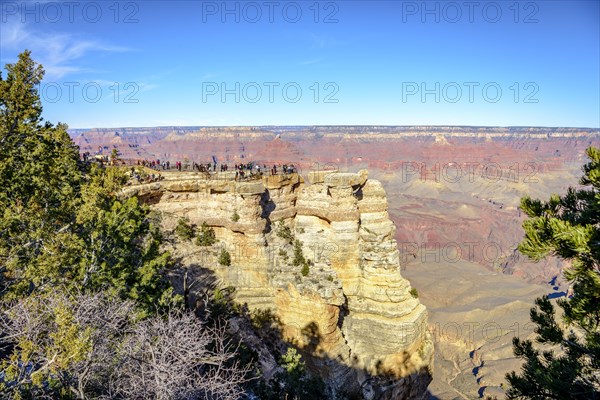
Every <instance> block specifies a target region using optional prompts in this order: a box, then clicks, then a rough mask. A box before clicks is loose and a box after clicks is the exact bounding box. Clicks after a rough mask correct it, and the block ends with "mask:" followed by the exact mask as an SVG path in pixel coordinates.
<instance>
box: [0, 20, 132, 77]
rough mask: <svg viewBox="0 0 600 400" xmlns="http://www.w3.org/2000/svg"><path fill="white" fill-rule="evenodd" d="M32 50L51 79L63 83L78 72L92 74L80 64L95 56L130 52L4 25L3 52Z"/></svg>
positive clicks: (23, 26)
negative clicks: (86, 58) (85, 58)
mask: <svg viewBox="0 0 600 400" xmlns="http://www.w3.org/2000/svg"><path fill="white" fill-rule="evenodd" d="M24 49H29V50H31V51H32V52H33V53H34V57H35V59H36V60H38V61H39V62H40V63H41V64H42V65H43V66H44V69H45V70H46V77H47V78H48V79H60V78H62V77H64V76H66V75H69V74H73V73H77V72H88V71H89V69H87V68H84V67H83V66H82V65H81V64H80V63H79V61H80V60H81V59H82V58H83V57H84V56H86V55H88V54H90V53H94V52H105V53H115V52H127V51H131V50H130V49H128V48H126V47H121V46H114V45H110V44H106V43H102V42H99V41H96V40H89V39H82V38H79V37H77V36H74V35H68V34H64V33H50V32H39V31H35V30H34V29H32V28H30V27H29V26H28V25H27V24H24V23H19V22H7V23H5V24H3V25H2V28H1V34H0V52H4V51H22V50H24Z"/></svg>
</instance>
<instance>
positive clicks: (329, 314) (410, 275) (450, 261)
mask: <svg viewBox="0 0 600 400" xmlns="http://www.w3.org/2000/svg"><path fill="white" fill-rule="evenodd" d="M70 133H71V135H72V137H73V139H74V141H75V143H77V144H78V145H79V146H80V149H81V151H82V152H85V151H89V152H91V153H95V152H97V151H98V150H99V149H101V150H102V152H103V154H110V152H111V151H112V149H117V150H118V152H119V154H120V156H121V157H122V158H123V159H126V160H132V161H134V162H135V160H144V159H148V160H150V159H160V160H170V161H171V162H174V161H184V162H186V161H187V162H202V163H208V162H211V160H212V157H213V156H215V158H216V159H217V160H218V162H219V163H227V164H229V165H231V166H232V165H233V164H236V163H247V162H256V163H259V164H261V165H262V164H266V165H268V166H270V165H272V164H294V166H295V167H296V168H297V169H298V172H299V173H298V175H297V176H296V177H294V178H292V177H291V176H290V177H286V178H282V177H281V176H276V177H269V178H268V179H267V178H265V180H264V181H262V182H260V183H258V182H254V183H250V182H245V183H243V182H239V183H237V185H238V186H235V187H232V186H231V183H228V180H217V181H215V182H211V183H210V184H209V183H206V182H205V183H202V178H201V177H199V176H198V175H197V174H194V173H192V172H191V171H188V172H182V173H169V172H161V173H163V175H164V176H165V177H166V179H165V180H164V181H161V182H157V183H153V184H149V185H145V186H144V188H137V189H135V190H138V192H136V193H137V194H138V195H139V196H141V198H146V200H147V201H148V202H149V203H150V204H152V207H155V208H157V209H159V210H161V211H162V212H163V214H164V215H165V216H167V218H166V221H168V222H167V224H171V227H172V224H173V223H174V221H175V220H176V218H178V217H179V216H182V215H185V216H188V217H189V218H190V220H192V221H194V222H195V223H197V224H201V223H202V222H206V223H207V224H209V225H211V226H214V227H215V230H216V233H217V237H218V238H219V240H221V242H222V243H224V244H226V245H227V246H230V250H231V253H232V257H233V262H232V265H233V266H235V265H236V262H241V261H240V260H242V259H243V260H244V261H243V262H244V265H245V264H246V263H247V264H248V266H249V267H248V268H243V269H240V268H235V269H231V268H229V269H227V268H222V269H217V270H215V271H214V274H216V276H218V278H219V279H220V280H222V281H224V282H229V283H230V284H231V285H233V286H236V288H237V290H236V296H237V297H238V298H239V299H240V301H243V302H246V303H248V305H249V306H250V307H253V308H255V309H266V308H272V309H274V310H280V311H278V314H279V315H280V318H281V320H282V322H283V326H285V327H287V328H285V329H284V331H283V335H284V336H285V338H287V339H289V340H290V341H295V342H296V343H298V345H299V347H300V348H305V349H307V351H308V352H311V353H313V354H322V355H323V357H322V358H321V359H319V357H316V360H315V363H316V366H317V367H318V368H320V369H323V370H326V371H328V372H327V373H329V374H330V375H329V378H330V379H331V380H332V381H333V382H337V383H336V384H338V385H343V383H344V382H345V383H348V384H349V383H352V382H353V383H352V385H354V387H356V386H357V385H358V386H360V385H361V384H362V383H365V382H368V383H369V384H367V385H365V386H364V389H365V391H364V392H363V396H366V397H367V398H368V396H370V395H372V396H375V393H376V392H377V390H380V389H378V388H381V387H385V386H386V385H382V384H380V383H377V382H374V381H373V380H369V379H367V378H365V375H361V374H364V372H360V373H359V371H367V373H369V374H371V375H373V374H375V373H376V372H377V370H378V369H381V367H382V366H385V368H384V370H388V369H390V368H391V370H392V372H393V374H392V375H393V376H395V377H396V378H395V380H394V382H395V384H393V385H392V387H393V388H395V389H391V391H390V392H388V394H389V393H395V395H397V396H399V397H396V398H404V397H402V396H405V397H410V396H409V395H407V394H406V393H411V392H410V391H411V390H413V389H414V390H415V392H414V393H413V394H414V395H416V393H417V392H419V396H420V394H421V393H422V391H423V386H426V382H427V383H428V378H427V376H428V374H429V373H432V376H433V381H432V382H431V384H430V385H429V389H428V390H429V393H427V394H425V395H426V396H430V397H431V398H432V399H436V398H437V399H471V398H478V397H484V396H487V395H491V396H499V397H500V396H502V393H503V387H502V386H503V384H504V374H505V373H506V372H508V371H510V370H514V369H518V368H519V365H520V363H519V361H518V360H516V359H515V358H514V357H513V355H512V349H511V340H512V337H513V336H515V335H516V336H520V337H531V336H532V326H531V324H530V323H529V308H531V306H532V304H533V300H534V299H535V298H536V297H539V296H541V295H542V294H549V295H550V296H551V297H552V298H559V297H562V296H564V295H565V294H566V292H567V290H568V283H567V282H565V281H564V279H563V277H562V273H561V272H562V269H563V268H564V267H565V265H563V263H561V262H560V261H559V260H557V259H554V258H549V259H546V260H543V261H541V262H538V263H533V262H530V261H528V260H527V259H525V258H524V257H523V256H521V255H520V254H519V253H518V251H517V250H516V247H517V245H518V243H519V241H520V239H521V237H522V235H523V231H522V228H521V223H522V221H523V220H524V218H525V216H524V215H523V214H522V213H521V212H520V210H519V208H518V205H519V201H520V198H521V197H523V196H531V197H534V198H541V199H545V198H547V197H549V195H550V194H552V193H563V192H564V191H565V190H566V189H567V187H569V186H577V184H578V178H579V176H581V166H582V165H583V164H584V163H585V161H586V159H585V154H584V151H585V148H587V147H588V146H590V145H594V146H600V130H598V129H586V128H543V127H534V128H529V127H512V128H511V127H507V128H504V127H498V128H491V127H378V126H349V127H344V126H333V127H160V128H119V129H92V130H72V131H70ZM364 170H368V174H367V173H366V172H365V171H364ZM333 171H337V173H334V172H333ZM172 174H175V175H174V176H173V175H172ZM367 175H368V176H367ZM326 176H332V177H329V178H327V179H328V180H327V181H326ZM333 176H339V178H333ZM336 179H339V181H336ZM309 183H310V184H309ZM337 185H340V186H337ZM127 190H131V191H135V190H134V188H133V187H132V188H129V189H127ZM266 192H268V196H266V197H265V193H266ZM355 192H356V193H355ZM359 192H360V195H359ZM361 196H362V198H361ZM217 199H219V200H217ZM270 201H271V202H272V204H271V203H269V202H270ZM199 204H202V207H199V206H198V205H199ZM269 204H271V205H269ZM274 205H275V207H274ZM203 209H206V210H210V212H204V211H203ZM336 210H337V211H336ZM234 211H236V212H237V213H238V214H239V216H240V219H239V221H237V222H235V223H234V222H233V221H232V220H231V215H232V214H233V212H234ZM169 216H170V217H169ZM278 221H283V223H285V224H286V226H289V227H290V229H292V230H293V232H294V237H295V238H297V239H298V240H300V241H301V242H302V249H303V253H304V254H306V255H307V258H310V259H311V261H313V262H314V266H312V267H311V268H310V271H311V272H310V274H309V275H308V277H303V276H302V274H300V276H299V277H298V270H299V268H297V267H294V269H289V268H290V267H289V265H288V264H286V262H282V260H283V257H284V256H283V255H281V256H280V255H279V254H280V253H279V250H282V251H283V253H281V254H288V257H290V254H291V253H292V252H293V245H292V244H291V243H287V242H285V241H283V240H282V238H280V237H279V236H278V235H277V234H276V233H275V234H274V233H273V232H276V231H277V224H278V223H279V222H278ZM167 228H169V226H167ZM265 243H266V244H267V245H266V246H265V245H264V244H265ZM236 249H237V250H236ZM267 249H271V250H267ZM275 249H276V250H275ZM185 250H186V248H185V246H183V247H181V248H179V249H178V251H185ZM187 250H189V254H187V253H186V254H187V255H186V254H184V255H182V257H184V259H185V260H186V263H187V264H188V265H203V262H204V264H209V263H213V264H215V262H214V261H215V257H216V255H215V254H213V253H214V252H212V253H211V252H209V251H205V252H203V253H202V254H203V255H201V256H199V255H198V254H197V250H193V249H191V248H189V249H187ZM192 250H193V251H192ZM198 257H208V259H207V260H208V261H206V260H205V261H202V260H203V259H202V258H201V259H198ZM236 257H237V258H236ZM209 261H210V262H209ZM217 264H218V263H217ZM359 266H360V267H359ZM361 268H362V269H361ZM312 274H314V275H312ZM311 275H312V276H311ZM330 277H331V280H329V279H330ZM298 279H299V281H298V282H297V280H298ZM311 279H314V280H315V281H316V282H312V281H311ZM407 279H408V281H410V285H409V284H408V282H407V281H406V280H407ZM317 282H318V283H317ZM319 285H320V286H321V287H319ZM411 287H412V288H415V289H416V290H415V291H413V293H415V294H416V293H417V292H418V299H417V298H415V297H413V296H411V295H410V290H411V289H410V288H411ZM390 290H391V291H390ZM388 291H390V292H388ZM388 295H389V296H388ZM423 305H424V306H426V307H427V311H425V310H424V309H423V308H422V307H423ZM426 314H427V323H426V324H425V325H426V326H424V327H422V328H421V325H419V324H420V323H421V322H419V323H418V324H416V325H414V324H412V325H402V323H401V321H402V318H404V317H406V316H409V319H408V320H412V321H425V318H426V317H425V315H426ZM411 318H412V319H411ZM392 320H393V321H396V320H397V321H396V322H395V323H399V324H401V325H402V328H401V329H400V332H402V333H406V334H403V335H398V334H397V332H398V329H399V328H398V326H397V325H394V323H392V322H390V321H392ZM373 321H376V322H373ZM313 322H314V323H315V324H312V323H313ZM369 326H376V327H377V329H376V330H375V329H374V330H372V331H371V332H373V333H374V332H379V333H377V334H376V336H375V337H369V336H368V333H369V332H370V330H369V329H368V327H369ZM409 326H410V327H409ZM416 326H417V327H418V328H415V327H416ZM307 327H308V328H310V329H307ZM303 332H304V333H303ZM307 332H309V333H310V332H312V333H313V334H312V336H311V334H309V335H307V334H306V333H307ZM394 332H396V334H394ZM311 337H313V339H310V338H311ZM314 337H317V338H319V340H317V341H315V340H314ZM397 337H405V339H403V340H402V341H396V342H394V340H396V339H394V338H397ZM324 338H326V339H324ZM389 341H391V342H389ZM430 341H431V343H432V346H433V347H434V348H435V351H433V354H434V355H433V357H434V360H433V362H431V360H430V357H431V356H430V355H428V354H429V353H428V352H429V350H427V351H426V352H425V353H423V349H421V353H423V356H417V358H419V359H420V360H417V361H415V362H414V363H413V361H411V362H408V360H407V359H406V357H405V356H404V355H402V354H403V351H404V350H401V349H405V350H407V351H408V354H410V355H411V357H412V356H413V355H414V354H417V355H418V354H419V351H418V348H419V346H421V345H423V346H424V347H423V348H428V345H427V343H430ZM390 343H391V344H390ZM384 344H385V345H384ZM415 350H416V351H415ZM340 354H341V358H339V357H338V356H339V355H340ZM353 355H357V356H358V361H356V365H355V366H356V367H357V368H354V364H353V362H354V361H352V356H353ZM335 357H338V358H339V359H340V360H341V362H339V363H338V362H335V363H334V362H332V359H335ZM409 358H410V357H409ZM393 365H401V366H403V367H402V368H400V370H394V368H393V367H392V366H393ZM325 366H328V367H327V368H325ZM349 366H352V368H350V367H349ZM415 371H420V372H416V375H415ZM427 371H428V372H427ZM407 374H408V375H407ZM401 376H414V377H415V379H413V378H410V379H404V380H403V379H398V378H399V377H401ZM416 377H419V378H416ZM357 382H358V383H357ZM369 385H371V386H369ZM367 387H369V388H370V389H367ZM394 390H396V392H394ZM407 391H408V392H407ZM376 395H377V396H385V395H384V394H383V393H380V392H377V393H376ZM411 396H412V395H411ZM373 398H375V397H373ZM391 398H394V397H391Z"/></svg>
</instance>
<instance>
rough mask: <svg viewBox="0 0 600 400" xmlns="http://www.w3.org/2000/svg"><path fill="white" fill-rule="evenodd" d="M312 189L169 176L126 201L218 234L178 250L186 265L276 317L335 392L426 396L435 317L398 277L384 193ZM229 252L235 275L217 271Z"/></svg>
mask: <svg viewBox="0 0 600 400" xmlns="http://www.w3.org/2000/svg"><path fill="white" fill-rule="evenodd" d="M308 181H310V183H309V182H305V180H304V179H303V178H302V177H301V176H299V175H297V174H290V175H279V176H268V177H263V178H262V179H260V180H254V181H249V182H236V181H234V180H232V179H231V176H230V175H229V174H227V173H221V174H220V175H219V178H218V179H206V178H204V177H201V176H199V175H196V174H194V173H187V174H186V173H182V174H171V175H169V174H168V173H167V177H166V179H165V180H163V181H160V182H157V183H152V184H146V185H139V186H132V187H129V188H128V189H127V190H126V194H127V195H137V196H138V197H139V198H141V199H142V200H144V201H146V202H148V203H149V204H152V207H154V208H155V209H157V210H160V211H161V212H162V214H163V220H164V223H165V225H166V226H167V228H168V227H169V226H171V227H172V226H173V225H174V224H175V222H176V221H177V219H178V218H180V217H188V218H189V220H190V221H191V222H192V223H194V224H196V225H198V226H200V225H201V224H202V223H206V224H207V225H209V226H211V227H213V228H214V230H215V233H216V238H217V240H218V243H217V244H215V245H213V246H211V247H209V248H201V247H191V246H189V247H188V248H185V249H184V248H182V247H181V248H179V250H177V251H179V254H177V255H178V256H180V257H182V259H183V260H184V262H185V263H186V264H187V265H188V267H190V268H192V267H197V268H209V269H210V270H211V271H212V273H213V274H214V276H216V277H217V279H218V280H219V281H220V283H221V285H223V286H233V287H235V288H236V291H235V296H236V300H237V301H238V302H239V303H242V304H244V303H245V304H247V305H248V307H249V308H250V309H251V310H267V309H269V310H271V311H272V312H273V313H274V314H275V316H276V317H277V318H278V320H279V321H280V326H281V335H282V337H283V338H284V339H285V340H286V341H288V342H291V343H294V344H295V345H296V347H298V348H299V349H301V350H303V351H304V353H305V355H307V356H308V358H309V364H310V365H312V366H314V367H315V368H317V369H318V371H319V372H320V373H321V375H322V376H323V377H324V378H325V379H326V381H327V382H328V383H329V384H330V386H331V388H332V390H333V392H336V391H337V392H341V391H344V392H345V393H353V392H354V393H360V396H362V398H365V399H407V398H411V399H412V398H415V399H417V398H423V397H424V396H425V395H426V391H427V386H428V384H429V382H430V381H431V371H432V356H433V344H432V340H431V338H430V335H429V332H428V330H427V312H426V309H425V307H424V306H423V305H422V304H420V302H419V300H418V299H417V298H416V296H414V295H412V294H411V287H410V284H409V282H408V281H407V280H406V279H404V278H403V277H402V276H401V274H400V264H399V251H398V248H397V244H396V240H395V226H394V224H393V223H392V221H391V220H390V218H389V215H388V212H387V207H388V205H387V199H386V193H385V190H384V189H383V187H382V185H381V183H380V182H378V181H376V180H372V179H369V178H368V176H367V171H365V170H361V171H360V172H359V173H338V172H331V171H328V172H323V171H321V172H315V173H311V174H309V176H308ZM221 248H225V249H227V251H228V252H229V253H230V255H231V259H232V262H231V265H230V266H222V265H220V264H219V263H218V262H217V258H218V253H219V252H220V249H221ZM413 293H414V292H413Z"/></svg>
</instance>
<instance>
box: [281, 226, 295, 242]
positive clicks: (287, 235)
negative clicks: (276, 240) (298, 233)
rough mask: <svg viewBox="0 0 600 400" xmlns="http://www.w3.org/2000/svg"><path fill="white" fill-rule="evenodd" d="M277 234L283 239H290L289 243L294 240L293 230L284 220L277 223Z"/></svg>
mask: <svg viewBox="0 0 600 400" xmlns="http://www.w3.org/2000/svg"><path fill="white" fill-rule="evenodd" d="M277 236H279V237H280V238H282V239H283V240H286V241H288V242H289V243H292V242H293V241H294V235H292V230H291V229H290V227H289V226H287V225H286V224H285V223H284V222H283V221H279V224H278V225H277Z"/></svg>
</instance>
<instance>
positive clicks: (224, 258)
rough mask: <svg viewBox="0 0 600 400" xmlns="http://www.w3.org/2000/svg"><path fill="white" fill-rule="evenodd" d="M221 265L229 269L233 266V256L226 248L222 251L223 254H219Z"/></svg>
mask: <svg viewBox="0 0 600 400" xmlns="http://www.w3.org/2000/svg"><path fill="white" fill-rule="evenodd" d="M219 264H221V265H224V266H226V267H229V266H230V265H231V256H230V255H229V252H228V251H227V250H225V249H224V248H223V249H221V254H219Z"/></svg>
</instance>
